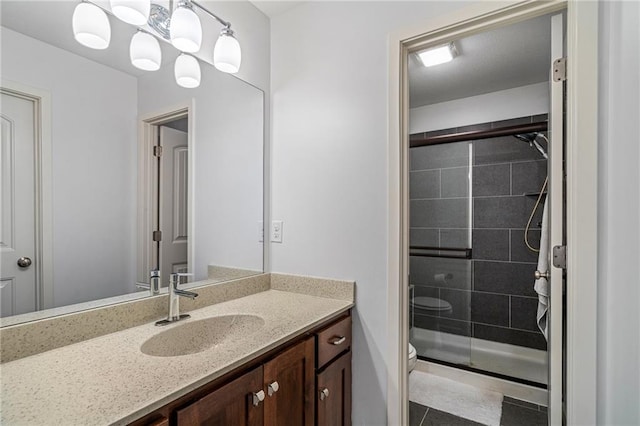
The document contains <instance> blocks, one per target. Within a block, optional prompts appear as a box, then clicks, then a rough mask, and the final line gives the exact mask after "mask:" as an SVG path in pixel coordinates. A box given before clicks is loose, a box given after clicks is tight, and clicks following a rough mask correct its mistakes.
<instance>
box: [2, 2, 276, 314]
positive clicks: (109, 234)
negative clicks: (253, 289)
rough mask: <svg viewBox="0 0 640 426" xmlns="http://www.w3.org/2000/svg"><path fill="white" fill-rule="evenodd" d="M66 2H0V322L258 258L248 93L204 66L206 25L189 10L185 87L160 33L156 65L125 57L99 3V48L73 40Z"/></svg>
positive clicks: (130, 30) (259, 143) (254, 101)
mask: <svg viewBox="0 0 640 426" xmlns="http://www.w3.org/2000/svg"><path fill="white" fill-rule="evenodd" d="M78 3H79V2H78V1H56V2H51V1H28V2H25V1H2V4H1V5H0V6H1V8H2V14H1V16H2V18H1V25H2V27H1V34H0V35H1V42H2V45H1V47H2V50H1V58H0V59H1V77H2V101H1V104H0V105H1V114H2V116H1V122H2V146H1V150H0V165H1V167H2V169H1V176H2V183H1V191H2V192H1V198H2V199H1V202H2V207H1V209H0V210H1V215H2V217H1V225H0V226H1V228H0V234H1V235H0V236H1V241H0V243H1V251H2V264H1V267H2V270H1V273H2V276H1V282H0V284H1V286H2V288H1V292H0V302H1V306H0V313H1V316H2V325H4V326H6V325H10V324H15V323H17V322H22V321H28V320H32V319H35V318H41V317H45V316H49V315H55V314H58V313H62V312H68V311H72V310H79V309H86V308H88V307H93V306H96V305H102V304H109V303H117V302H120V301H123V300H129V299H131V298H136V297H145V296H148V295H150V291H149V290H145V289H144V286H145V285H148V284H149V282H150V277H151V276H152V275H153V274H154V272H153V271H156V270H159V275H160V281H161V283H162V284H161V285H162V286H166V283H167V282H168V278H169V274H170V273H172V272H189V273H191V274H193V275H192V276H191V277H190V279H189V281H192V282H201V281H203V280H209V281H210V282H220V281H225V280H229V279H234V278H239V277H243V276H249V275H253V274H257V273H262V271H263V242H262V238H261V236H260V227H261V223H262V220H263V148H264V134H263V129H264V94H263V92H262V91H261V90H259V89H257V88H255V87H254V86H252V85H250V84H248V83H246V82H244V81H242V80H240V79H238V78H236V77H234V76H232V75H230V74H225V73H222V72H220V71H218V70H217V69H216V68H214V67H213V66H212V65H210V61H209V60H208V59H207V57H209V58H210V57H211V52H212V49H213V43H214V42H215V38H216V36H215V31H219V30H220V27H219V26H217V27H216V24H215V22H209V21H207V17H204V16H203V17H201V20H202V21H203V27H204V29H205V32H204V37H203V46H202V49H201V51H202V52H203V53H202V55H200V54H199V53H196V54H195V56H197V57H198V58H199V62H200V68H201V81H200V85H199V87H197V88H192V89H186V88H183V87H180V86H178V85H177V84H176V79H175V77H174V63H175V61H176V58H177V57H178V55H179V54H180V52H178V51H177V50H176V49H175V48H174V47H173V46H172V45H171V44H169V43H165V42H162V41H161V42H160V45H161V51H162V64H161V67H160V69H159V70H157V71H152V72H150V71H142V70H140V69H138V68H136V67H134V66H133V65H132V64H131V60H130V57H129V44H130V40H131V38H132V37H133V35H134V34H135V33H136V28H135V27H133V26H131V25H128V24H126V23H124V22H121V21H119V20H118V19H117V18H115V17H113V16H109V21H110V24H111V41H110V45H109V47H108V48H107V49H104V50H93V49H89V48H87V47H85V46H83V45H80V44H79V43H78V42H76V40H75V39H74V35H73V31H72V15H73V12H74V9H75V7H76V6H77V5H78ZM166 3H167V7H171V5H170V4H169V2H168V1H167V2H166ZM174 3H175V2H174ZM99 4H100V5H101V6H103V7H105V8H108V7H109V6H108V2H99ZM209 24H211V25H209ZM209 27H211V28H209ZM207 39H210V40H209V41H208V42H207ZM207 43H210V45H209V44H207ZM205 52H208V53H205ZM207 62H209V63H207Z"/></svg>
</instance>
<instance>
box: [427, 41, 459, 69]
mask: <svg viewBox="0 0 640 426" xmlns="http://www.w3.org/2000/svg"><path fill="white" fill-rule="evenodd" d="M456 56H458V50H457V49H456V46H455V44H453V42H451V43H448V44H445V45H444V46H438V47H433V48H431V49H427V50H423V51H422V52H418V57H419V58H420V60H421V61H422V65H424V66H425V67H432V66H434V65H440V64H444V63H447V62H451V61H452V60H453V58H455V57H456Z"/></svg>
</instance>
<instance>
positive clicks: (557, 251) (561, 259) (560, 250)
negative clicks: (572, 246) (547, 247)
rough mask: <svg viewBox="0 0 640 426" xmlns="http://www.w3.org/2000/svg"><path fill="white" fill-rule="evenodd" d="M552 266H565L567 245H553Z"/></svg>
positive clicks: (563, 267)
mask: <svg viewBox="0 0 640 426" xmlns="http://www.w3.org/2000/svg"><path fill="white" fill-rule="evenodd" d="M552 263H553V266H555V267H556V268H562V269H566V268H567V246H554V247H553V259H552Z"/></svg>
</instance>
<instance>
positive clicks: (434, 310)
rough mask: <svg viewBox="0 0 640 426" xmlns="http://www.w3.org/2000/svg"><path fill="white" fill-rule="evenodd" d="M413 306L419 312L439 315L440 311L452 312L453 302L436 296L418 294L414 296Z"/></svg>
mask: <svg viewBox="0 0 640 426" xmlns="http://www.w3.org/2000/svg"><path fill="white" fill-rule="evenodd" d="M413 307H414V308H415V309H417V310H418V311H419V312H423V313H426V314H430V315H435V316H437V315H438V314H439V313H450V312H451V311H452V310H453V307H452V306H451V303H449V302H447V301H446V300H442V299H438V298H435V297H426V296H418V297H414V298H413Z"/></svg>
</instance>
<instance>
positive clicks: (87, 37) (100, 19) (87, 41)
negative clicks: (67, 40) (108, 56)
mask: <svg viewBox="0 0 640 426" xmlns="http://www.w3.org/2000/svg"><path fill="white" fill-rule="evenodd" d="M71 23H72V26H73V36H74V37H75V39H76V41H77V42H78V43H80V44H82V45H83V46H87V47H90V48H92V49H100V50H101V49H106V48H107V47H109V42H110V41H111V25H110V24H109V18H107V14H106V13H104V11H103V10H102V9H100V8H99V7H98V6H96V5H94V4H90V3H80V4H79V5H77V6H76V8H75V10H74V11H73V17H72V19H71Z"/></svg>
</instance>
